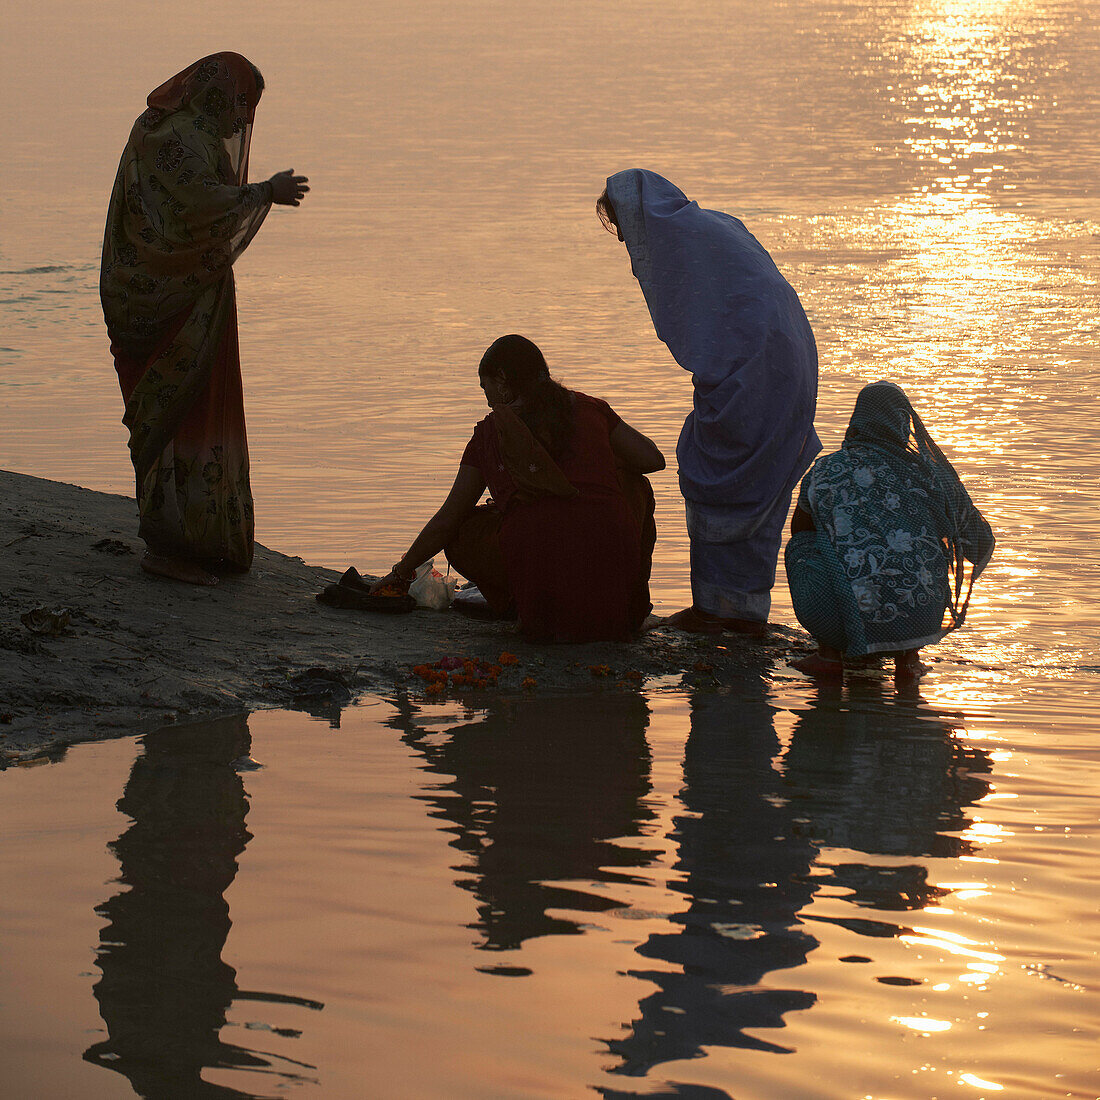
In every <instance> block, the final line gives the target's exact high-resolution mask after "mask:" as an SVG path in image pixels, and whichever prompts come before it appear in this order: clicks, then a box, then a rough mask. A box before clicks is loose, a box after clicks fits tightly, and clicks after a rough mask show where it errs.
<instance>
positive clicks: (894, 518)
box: [785, 382, 995, 657]
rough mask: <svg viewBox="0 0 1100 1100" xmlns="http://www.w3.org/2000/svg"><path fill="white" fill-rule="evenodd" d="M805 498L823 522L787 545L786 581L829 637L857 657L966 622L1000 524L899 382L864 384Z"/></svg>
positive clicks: (806, 619)
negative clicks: (989, 517) (987, 514)
mask: <svg viewBox="0 0 1100 1100" xmlns="http://www.w3.org/2000/svg"><path fill="white" fill-rule="evenodd" d="M798 507H799V508H800V509H802V511H804V512H806V513H808V514H809V515H810V517H811V518H812V519H813V523H814V528H815V529H814V530H812V531H808V530H807V531H800V532H798V533H797V534H795V535H792V537H791V540H790V542H788V543H787V549H786V554H785V561H786V567H787V580H788V582H789V584H790V588H791V600H792V603H793V604H794V612H795V615H796V617H797V618H798V621H799V622H800V623H801V624H802V625H803V626H804V627H805V628H806V629H807V630H808V631H809V632H810V633H811V634H812V635H813V636H814V638H816V639H817V641H818V642H819V643H821V644H824V645H826V646H829V647H831V648H833V649H838V650H840V651H841V652H843V653H844V654H845V655H846V656H850V657H856V656H863V655H866V654H870V653H899V652H903V651H906V650H911V649H919V648H921V646H925V645H929V644H931V643H932V642H938V641H939V640H940V639H941V638H943V637H944V636H945V635H946V634H948V633H949V632H950V631H952V630H955V629H956V628H957V627H959V626H962V624H963V621H964V620H965V618H966V609H967V605H968V604H969V601H970V589H971V588H972V587H973V584H974V581H975V580H976V579H977V578H978V575H979V574H980V573H981V572H982V570H983V569H984V568H985V567H986V565H987V564H988V563H989V559H990V558H991V557H992V556H993V547H994V545H995V539H994V537H993V531H992V530H991V528H990V526H989V524H988V523H987V522H986V520H985V518H984V517H983V516H982V514H981V512H979V511H978V509H977V508H976V507H975V506H974V502H973V501H972V500H971V499H970V494H969V493H968V492H967V491H966V487H965V486H964V485H963V483H962V481H961V479H960V478H959V475H958V474H957V473H956V472H955V468H954V467H953V466H952V465H951V463H950V462H949V461H948V460H947V458H946V457H945V456H944V454H943V452H942V451H941V450H940V449H939V447H938V446H936V443H935V441H934V440H933V439H932V437H931V436H930V435H929V434H928V431H927V429H926V428H925V427H924V424H923V423H922V422H921V419H920V417H919V416H918V415H917V414H916V412H915V411H914V410H913V406H912V405H910V403H909V399H908V398H907V397H906V396H905V394H904V392H903V391H902V390H901V389H900V388H899V387H898V386H896V385H894V384H893V383H892V382H875V383H873V384H871V385H869V386H864V388H863V389H862V390H861V391H860V394H859V397H858V398H857V399H856V407H855V410H854V411H853V413H852V419H851V423H850V424H849V426H848V431H847V434H846V435H845V437H844V443H843V445H842V446H841V448H840V450H839V451H837V452H836V453H834V454H830V455H825V456H824V457H822V458H820V459H818V460H817V462H816V463H814V466H813V468H812V469H811V470H810V472H809V473H808V474H807V475H806V476H805V478H804V479H803V481H802V486H801V488H800V490H799V495H798ZM967 561H969V562H970V563H971V565H972V569H971V571H970V577H969V581H968V582H965V583H966V592H965V594H964V592H963V585H964V580H965V574H966V562H967Z"/></svg>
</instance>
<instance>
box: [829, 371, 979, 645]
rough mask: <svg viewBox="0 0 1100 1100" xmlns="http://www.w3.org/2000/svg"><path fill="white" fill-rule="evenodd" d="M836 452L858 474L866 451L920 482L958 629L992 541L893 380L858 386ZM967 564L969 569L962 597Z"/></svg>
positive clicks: (953, 623) (953, 621) (954, 474)
mask: <svg viewBox="0 0 1100 1100" xmlns="http://www.w3.org/2000/svg"><path fill="white" fill-rule="evenodd" d="M841 450H842V451H847V452H849V454H850V455H851V456H852V459H853V462H855V463H858V464H859V468H860V469H861V470H865V469H867V468H868V465H867V463H866V462H865V461H864V459H865V455H866V451H867V450H871V451H877V452H879V453H880V454H882V455H887V456H891V457H892V458H894V459H895V460H899V461H900V462H903V463H906V464H908V466H909V467H910V468H911V469H912V470H914V471H916V472H917V473H918V475H919V476H920V478H922V479H923V481H924V483H925V485H926V486H927V489H928V493H927V496H926V497H925V501H926V503H927V509H928V513H929V515H930V517H931V520H932V522H933V523H934V524H935V535H936V537H937V538H939V539H942V540H943V541H944V542H945V543H946V544H947V551H948V558H949V567H950V571H951V582H952V583H951V595H950V599H949V602H948V612H949V614H950V616H951V627H950V629H954V628H955V627H957V626H961V625H962V622H963V620H964V618H965V617H966V608H967V605H968V604H969V602H970V590H971V589H972V588H973V586H974V582H975V581H976V580H977V579H978V576H979V574H980V573H981V572H982V570H983V569H984V568H985V567H986V565H987V564H988V563H989V559H990V558H991V557H992V555H993V547H994V542H995V540H994V537H993V532H992V530H991V529H990V527H989V524H988V523H987V522H986V521H985V519H984V517H983V516H982V514H981V512H979V511H978V509H977V508H976V507H975V506H974V503H973V501H972V500H971V499H970V494H969V493H968V492H967V491H966V487H965V486H964V485H963V483H962V479H961V478H960V477H959V475H958V473H957V472H956V470H955V467H954V466H952V465H951V463H950V461H949V460H948V459H947V457H946V456H945V455H944V453H943V451H941V450H940V448H939V447H938V446H937V445H936V441H935V440H934V439H933V438H932V436H931V435H929V433H928V429H927V428H926V427H925V426H924V422H923V421H922V420H921V418H920V417H919V416H918V415H917V413H916V410H915V409H914V408H913V406H912V404H911V403H910V401H909V398H908V397H907V396H906V395H905V391H904V390H903V389H902V388H901V387H900V386H898V385H896V384H895V383H894V382H872V383H870V384H869V385H866V386H864V387H863V389H862V390H860V391H859V396H858V397H857V398H856V404H855V408H854V409H853V410H852V418H851V420H850V421H849V423H848V430H847V432H846V433H845V435H844V443H843V444H842V446H841ZM868 488H869V487H868ZM903 505H904V502H903ZM903 505H902V506H903ZM967 560H969V561H970V562H971V563H973V566H974V568H973V570H972V572H971V576H970V580H969V583H968V584H967V589H966V595H965V596H963V595H962V586H963V580H964V576H965V572H966V568H965V561H967Z"/></svg>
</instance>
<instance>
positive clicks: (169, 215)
mask: <svg viewBox="0 0 1100 1100" xmlns="http://www.w3.org/2000/svg"><path fill="white" fill-rule="evenodd" d="M262 90H263V78H262V77H261V76H260V73H259V71H258V70H257V69H256V68H255V67H254V66H253V65H252V64H251V63H250V62H249V61H247V60H246V59H245V58H243V57H241V55H240V54H235V53H218V54H212V55H211V56H209V57H205V58H203V59H202V60H201V61H197V62H195V63H194V64H193V65H191V66H189V67H188V68H186V69H184V70H183V72H181V73H178V74H177V75H176V76H174V77H172V79H171V80H169V81H167V82H166V83H165V84H162V85H161V86H160V87H159V88H157V89H156V90H155V91H153V92H152V93H150V95H149V98H148V101H147V102H148V110H146V111H145V112H144V114H142V115H141V116H140V117H139V118H138V120H137V121H136V122H135V123H134V127H133V129H132V130H131V132H130V138H129V141H128V142H127V143H126V148H125V150H124V151H123V154H122V160H121V162H120V164H119V167H118V174H117V176H116V177H115V184H114V190H113V191H112V193H111V202H110V207H109V208H108V211H107V227H106V231H105V233H104V239H103V265H102V269H101V273H100V296H101V299H102V302H103V313H104V317H105V319H106V321H107V331H108V334H109V335H110V338H111V352H112V354H113V356H114V360H115V368H116V370H117V371H118V379H119V384H120V385H121V387H122V396H123V398H124V400H125V402H126V412H125V415H124V416H123V423H124V424H125V425H126V426H127V428H129V429H130V456H131V458H132V459H133V463H134V471H135V474H136V479H137V500H138V511H139V515H140V527H139V533H140V535H141V537H142V538H143V539H144V540H145V543H146V546H147V547H148V550H147V552H146V555H145V557H144V558H143V560H142V568H143V569H145V570H146V571H147V572H150V573H155V574H159V575H162V576H167V577H172V578H175V579H176V580H182V581H188V582H190V583H193V584H215V583H217V577H216V576H214V575H213V574H212V573H211V572H209V569H211V568H218V567H224V568H227V569H229V570H233V571H238V572H244V571H247V570H248V568H249V566H250V565H251V564H252V543H253V529H254V526H253V514H252V493H251V490H250V488H249V482H248V444H247V441H246V437H245V423H244V398H243V394H242V389H241V366H240V356H239V352H238V347H237V307H236V300H235V297H234V289H233V263H234V261H235V260H236V259H237V257H238V256H239V255H240V254H241V253H242V252H243V251H244V250H245V248H246V247H247V246H248V243H249V242H250V241H251V240H252V238H253V236H255V234H256V231H257V230H258V229H259V228H260V225H261V224H262V223H263V220H264V218H265V217H266V216H267V212H268V210H270V209H271V204H272V203H279V204H282V205H287V206H298V205H299V203H300V201H301V199H302V197H303V195H304V194H305V192H306V191H308V190H309V188H308V187H307V186H306V178H305V177H304V176H295V175H293V169H290V170H288V171H286V172H279V173H277V174H276V175H274V176H272V177H271V179H270V180H267V181H265V182H264V183H260V184H249V183H247V182H246V180H247V176H248V146H249V140H250V137H251V134H252V119H253V115H254V113H255V110H256V104H257V103H258V101H259V98H260V93H261V92H262Z"/></svg>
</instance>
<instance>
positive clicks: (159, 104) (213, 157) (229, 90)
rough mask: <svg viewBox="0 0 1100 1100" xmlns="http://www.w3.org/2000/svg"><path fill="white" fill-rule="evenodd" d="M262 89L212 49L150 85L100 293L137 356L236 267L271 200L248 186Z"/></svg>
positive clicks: (238, 61)
mask: <svg viewBox="0 0 1100 1100" xmlns="http://www.w3.org/2000/svg"><path fill="white" fill-rule="evenodd" d="M259 96H260V77H259V73H258V72H257V70H256V69H255V67H254V66H253V65H252V64H251V62H249V61H248V60H246V59H245V58H243V57H241V55H240V54H236V53H218V54H212V55H211V56H209V57H204V58H203V59H202V60H201V61H196V62H195V63H194V64H193V65H189V66H188V67H187V68H186V69H184V70H183V71H182V72H180V73H177V74H176V75H175V76H174V77H172V79H171V80H168V81H165V83H163V84H162V85H160V87H159V88H156V89H155V90H154V91H153V92H151V93H150V94H149V98H148V103H149V107H148V109H147V110H146V111H145V112H144V113H143V114H142V115H141V116H140V117H139V118H138V119H137V121H136V122H135V123H134V125H133V128H132V129H131V131H130V138H129V141H127V143H126V148H125V149H124V150H123V153H122V159H121V161H120V162H119V166H118V173H117V175H116V177H115V184H114V190H113V192H112V194H111V202H110V206H109V208H108V211H107V225H106V230H105V232H104V239H103V265H102V269H101V275H100V294H101V298H102V301H103V312H104V316H105V318H106V321H107V328H108V329H109V331H110V333H111V336H112V339H114V340H116V341H117V342H118V343H119V345H120V346H124V347H126V348H127V349H131V352H132V354H133V355H134V356H135V357H138V355H139V352H143V351H144V350H146V349H148V348H149V347H150V346H152V345H154V344H155V343H156V341H157V340H158V339H159V338H160V337H162V336H163V334H164V332H165V329H166V326H167V325H168V324H169V323H170V322H172V321H173V320H174V319H178V318H179V317H180V316H182V315H183V314H184V312H185V311H186V310H188V309H189V308H191V307H192V306H193V305H194V303H195V302H196V301H197V300H198V299H199V298H200V297H201V296H202V295H203V293H204V292H206V291H208V290H210V289H211V288H212V287H214V286H215V285H217V284H219V283H221V282H222V281H223V280H224V279H225V278H226V276H227V275H228V274H229V273H230V269H231V267H232V265H233V262H234V261H235V260H236V258H237V256H239V255H240V253H241V252H243V251H244V249H245V248H246V247H247V245H248V243H249V242H250V241H251V240H252V238H253V236H254V235H255V234H256V231H257V230H258V229H259V228H260V225H261V224H262V222H263V220H264V218H265V217H266V216H267V212H268V210H269V209H270V207H271V196H270V189H268V188H266V187H265V185H263V184H259V185H251V186H250V185H248V184H246V182H245V181H246V179H247V176H248V146H249V141H250V138H251V134H252V119H253V114H254V112H255V108H256V103H257V101H258V99H259Z"/></svg>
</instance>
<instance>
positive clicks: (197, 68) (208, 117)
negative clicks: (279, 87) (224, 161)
mask: <svg viewBox="0 0 1100 1100" xmlns="http://www.w3.org/2000/svg"><path fill="white" fill-rule="evenodd" d="M262 90H263V83H262V78H261V77H260V72H259V70H258V69H257V68H256V66H255V65H253V64H252V62H251V61H249V60H248V58H246V57H243V56H242V55H241V54H239V53H232V52H229V51H223V52H221V53H212V54H210V55H208V56H207V57H202V58H200V59H199V60H198V61H195V62H193V63H192V64H190V65H188V66H187V68H186V69H182V70H181V71H180V72H178V73H176V75H175V76H173V77H171V78H169V79H168V80H166V81H165V82H164V83H163V84H161V85H160V86H159V87H157V88H154V89H153V90H152V91H151V92H150V93H149V97H148V99H146V103H147V105H148V106H149V108H150V109H149V111H147V112H146V113H145V115H143V116H142V117H143V119H145V120H146V122H147V123H153V124H154V125H155V124H157V123H160V122H162V121H163V120H164V118H165V117H166V116H168V115H171V114H173V113H175V112H178V111H186V112H188V114H191V115H193V116H194V119H195V121H197V123H198V125H197V128H202V126H203V125H205V126H207V127H208V132H209V133H211V135H214V134H217V135H218V136H220V137H221V139H222V141H223V143H224V144H225V151H226V154H227V156H228V157H229V163H230V165H231V172H232V177H233V181H234V182H236V183H238V184H243V183H246V182H247V180H248V147H249V145H250V143H251V140H252V121H253V118H254V117H255V114H256V104H257V103H259V101H260V95H261V93H262ZM195 121H193V122H192V125H195ZM147 129H152V126H147Z"/></svg>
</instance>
